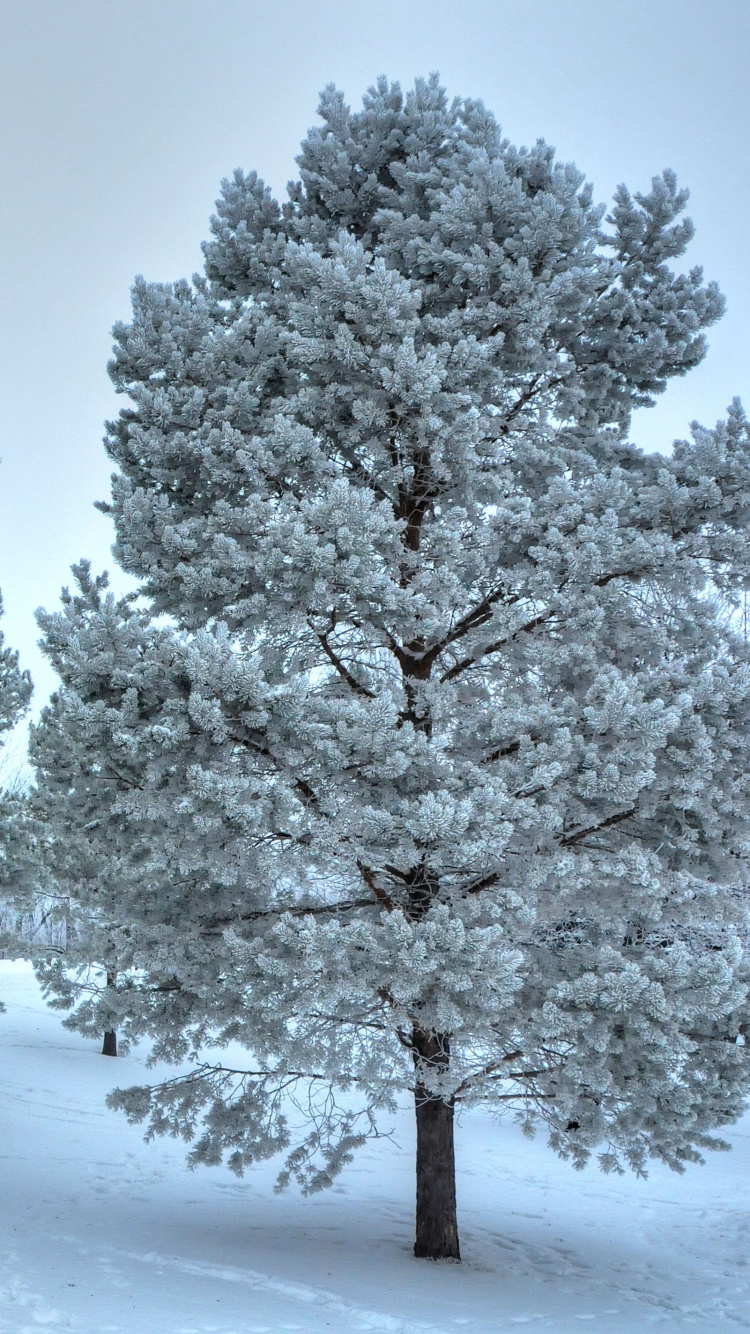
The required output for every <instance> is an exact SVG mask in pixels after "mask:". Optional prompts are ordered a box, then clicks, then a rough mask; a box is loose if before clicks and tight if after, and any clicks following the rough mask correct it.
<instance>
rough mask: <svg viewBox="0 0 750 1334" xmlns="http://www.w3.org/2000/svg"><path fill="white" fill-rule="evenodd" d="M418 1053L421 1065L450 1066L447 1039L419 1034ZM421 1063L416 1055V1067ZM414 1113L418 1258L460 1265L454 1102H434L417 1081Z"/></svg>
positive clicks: (437, 1100)
mask: <svg viewBox="0 0 750 1334" xmlns="http://www.w3.org/2000/svg"><path fill="white" fill-rule="evenodd" d="M415 1047H416V1043H415ZM419 1047H420V1048H421V1051H420V1053H419V1055H420V1056H421V1058H422V1060H427V1061H429V1062H430V1063H434V1064H440V1065H445V1064H447V1061H448V1043H447V1039H446V1038H443V1037H441V1035H439V1034H438V1035H429V1036H428V1035H426V1034H420V1041H419ZM417 1060H418V1057H417V1053H416V1050H415V1063H416V1062H417ZM414 1107H415V1111H416V1116H417V1237H416V1241H415V1243H414V1254H415V1255H416V1256H418V1257H419V1258H420V1259H425V1260H460V1259H461V1253H460V1250H459V1246H458V1219H457V1216H456V1160H455V1154H454V1148H453V1113H454V1103H453V1099H452V1098H451V1099H450V1100H449V1101H447V1102H445V1101H443V1099H442V1098H439V1097H435V1095H434V1094H433V1093H430V1091H429V1090H428V1089H427V1088H426V1087H425V1085H424V1084H422V1083H420V1082H419V1080H417V1084H416V1086H415V1090H414Z"/></svg>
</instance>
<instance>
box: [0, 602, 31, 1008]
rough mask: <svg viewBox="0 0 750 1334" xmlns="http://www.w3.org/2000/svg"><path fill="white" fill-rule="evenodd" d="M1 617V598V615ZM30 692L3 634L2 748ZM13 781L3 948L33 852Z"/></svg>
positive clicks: (3, 863) (1, 886)
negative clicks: (30, 855)
mask: <svg viewBox="0 0 750 1334" xmlns="http://www.w3.org/2000/svg"><path fill="white" fill-rule="evenodd" d="M2 614H3V603H2V597H0V616H2ZM31 689H32V687H31V677H30V676H29V673H28V672H27V671H21V669H20V667H19V665H18V654H17V653H16V652H15V650H14V649H11V648H6V646H5V638H4V635H3V634H2V631H0V738H1V739H0V745H2V740H4V738H5V735H6V734H7V733H8V732H9V731H11V729H12V728H13V727H15V725H16V723H18V722H19V721H20V720H21V718H22V717H23V715H24V713H25V711H26V709H27V707H28V703H29V699H30V698H31ZM10 778H11V781H10V782H7V781H6V782H5V783H4V784H3V787H2V790H1V791H0V908H4V909H5V911H4V912H3V917H4V918H6V919H8V920H7V922H6V923H4V924H2V925H5V928H6V929H4V930H3V929H0V944H2V946H3V948H5V947H8V946H10V945H11V944H15V943H16V942H15V941H14V940H13V934H14V933H13V931H12V930H10V931H9V930H8V929H7V927H8V926H10V927H13V926H15V920H16V915H17V913H16V910H17V909H18V908H19V907H21V906H24V905H22V902H21V899H20V897H19V896H20V895H21V893H22V891H23V890H25V889H26V887H27V880H26V870H27V868H28V865H29V849H30V837H29V834H30V830H29V821H28V817H27V814H26V803H25V797H24V792H23V788H22V786H19V784H18V783H17V782H15V781H14V779H13V776H12V775H11V776H10ZM0 1008H2V1005H1V1003H0Z"/></svg>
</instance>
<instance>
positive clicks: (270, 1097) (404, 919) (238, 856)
mask: <svg viewBox="0 0 750 1334" xmlns="http://www.w3.org/2000/svg"><path fill="white" fill-rule="evenodd" d="M320 113H321V116H322V119H323V124H322V126H321V127H320V128H316V129H314V130H312V131H310V133H309V134H308V136H307V138H306V139H305V141H304V143H303V146H302V153H301V156H300V157H299V159H298V161H299V166H300V180H299V182H297V183H295V184H293V185H292V186H290V189H289V200H288V202H287V203H285V204H284V205H283V206H281V207H280V206H279V205H278V204H277V203H276V202H275V200H274V199H273V198H272V196H271V194H270V192H269V191H268V190H267V189H266V188H265V187H264V185H263V184H262V182H261V181H260V180H259V179H258V178H257V177H256V175H255V174H250V175H248V176H245V175H243V174H242V173H241V172H237V173H236V174H235V176H234V179H233V180H232V181H229V182H225V184H224V186H223V189H222V195H221V198H220V201H219V204H218V212H217V215H216V217H215V218H214V219H213V220H212V224H211V227H212V239H211V240H210V241H209V242H208V244H207V245H206V246H205V258H206V268H205V276H203V277H196V278H195V279H194V280H193V282H192V283H188V282H179V283H176V284H174V285H163V284H157V283H147V282H145V281H143V280H141V279H139V280H138V282H137V283H136V286H135V290H134V298H133V302H134V304H133V319H132V322H131V323H130V324H127V325H125V324H122V325H119V326H117V328H116V331H115V333H116V350H115V357H114V361H113V362H112V367H111V372H112V376H113V379H114V382H115V384H116V386H117V388H118V389H119V390H120V391H121V392H123V393H125V394H127V395H128V396H129V399H130V401H131V406H129V407H127V408H126V409H125V410H124V411H123V412H122V413H121V415H120V417H119V419H118V420H117V421H116V422H114V423H112V424H111V426H110V428H109V433H108V437H107V448H108V450H109V453H110V455H111V457H112V458H113V460H114V461H115V463H116V465H117V468H118V471H117V473H116V475H115V477H114V480H113V494H112V503H111V505H108V506H106V507H105V508H106V509H107V510H108V512H109V513H111V514H112V516H113V518H114V522H115V525H116V530H117V544H116V547H115V554H116V557H117V559H118V561H119V563H120V565H121V566H122V567H123V568H124V569H125V570H126V571H128V572H129V573H130V574H131V575H135V576H137V577H138V578H139V579H140V580H141V589H142V595H143V601H142V602H141V603H140V604H139V603H137V602H133V601H126V602H120V603H118V602H117V601H116V600H114V599H113V598H111V597H108V595H107V594H106V590H105V589H104V588H103V586H102V585H101V584H97V583H96V581H92V580H91V579H90V576H88V574H86V573H85V572H83V575H82V585H81V590H80V593H79V595H77V596H73V597H68V599H67V601H66V604H65V606H64V607H63V609H62V611H61V612H60V613H58V614H55V615H47V616H45V617H43V619H42V626H43V630H44V633H45V636H46V642H47V647H48V652H49V653H50V655H51V657H52V659H53V661H54V662H55V664H56V665H57V667H58V670H59V672H60V675H61V678H62V682H63V686H62V689H61V691H60V693H59V695H58V697H57V699H56V701H55V702H54V703H53V705H52V706H51V708H50V709H49V710H48V712H47V714H46V715H45V717H44V719H43V721H42V724H41V726H40V728H39V729H38V730H37V732H36V734H35V740H34V754H35V758H36V762H37V764H38V766H39V775H40V778H39V781H40V794H41V797H42V798H43V799H44V801H45V802H46V803H47V810H48V818H49V820H50V829H51V830H53V831H54V830H55V829H56V830H57V831H58V832H60V831H63V830H65V829H67V830H70V829H73V828H75V829H77V830H79V831H81V830H83V831H85V834H86V840H84V842H86V846H87V848H88V852H87V853H86V855H87V856H88V857H89V858H90V872H91V873H90V874H88V875H83V876H79V877H78V890H77V892H78V894H79V896H80V898H81V900H82V902H83V904H84V906H86V904H87V903H88V904H89V905H93V906H95V907H96V914H97V920H98V921H100V922H101V924H102V926H101V930H102V932H104V933H106V938H107V940H108V941H109V942H110V943H111V947H112V949H113V950H114V953H115V954H116V957H117V960H118V967H119V969H120V972H119V980H118V985H117V988H115V989H113V988H109V990H107V989H106V988H104V987H101V988H100V989H99V990H98V991H97V990H96V989H94V990H93V991H84V992H82V993H81V999H80V1003H79V1005H78V1008H77V1009H75V1010H74V1011H73V1014H72V1017H71V1020H70V1022H72V1023H73V1024H74V1025H75V1024H78V1025H79V1026H81V1027H82V1028H84V1030H85V1029H87V1027H88V1028H89V1029H90V1028H92V1026H93V1027H95V1028H97V1029H101V1028H102V1027H110V1026H115V1020H116V1026H117V1027H118V1028H120V1029H121V1030H123V1031H124V1032H125V1034H130V1035H131V1036H139V1035H142V1034H146V1035H149V1036H150V1037H151V1038H152V1039H153V1040H154V1051H155V1055H156V1056H157V1057H160V1058H161V1057H164V1058H167V1059H171V1060H174V1061H180V1060H183V1059H184V1058H186V1057H188V1056H190V1055H191V1053H192V1054H193V1055H194V1057H195V1063H194V1065H193V1066H192V1067H191V1068H190V1069H189V1070H188V1073H186V1074H177V1075H176V1077H175V1078H174V1079H173V1080H168V1081H166V1082H163V1083H161V1084H159V1085H157V1086H154V1087H151V1088H138V1089H130V1090H124V1091H122V1092H121V1093H120V1094H118V1095H116V1096H115V1099H114V1101H115V1104H116V1105H120V1106H121V1107H123V1108H124V1109H125V1111H126V1112H127V1113H128V1114H129V1115H130V1116H131V1118H133V1119H134V1120H144V1119H148V1120H149V1122H150V1128H151V1131H152V1132H156V1133H163V1132H171V1133H175V1134H181V1135H184V1136H185V1137H186V1138H193V1137H196V1136H197V1142H196V1144H195V1146H194V1148H193V1150H192V1159H193V1161H194V1162H217V1161H219V1160H220V1159H221V1158H222V1156H223V1154H224V1153H225V1151H226V1152H228V1154H229V1164H230V1166H232V1167H233V1168H234V1169H235V1170H237V1171H241V1170H242V1169H243V1167H244V1166H245V1165H247V1164H248V1163H250V1162H252V1161H253V1160H255V1159H257V1158H259V1157H263V1156H267V1155H269V1154H271V1153H273V1152H275V1151H277V1150H279V1149H284V1148H286V1149H287V1150H288V1156H287V1160H286V1164H285V1166H284V1168H283V1170H282V1174H281V1181H282V1183H283V1182H284V1181H286V1180H288V1179H289V1177H290V1175H291V1176H296V1177H297V1178H298V1179H299V1180H300V1181H301V1182H302V1184H303V1186H304V1187H305V1188H306V1189H314V1188H317V1187H320V1186H323V1185H326V1184H328V1183H329V1181H330V1179H331V1177H332V1175H333V1174H334V1173H335V1172H336V1171H337V1170H338V1168H339V1167H340V1166H341V1164H342V1162H344V1161H345V1160H346V1158H347V1156H348V1154H349V1153H350V1151H351V1149H352V1148H353V1147H354V1146H355V1145H356V1144H357V1143H359V1142H361V1139H362V1138H363V1136H364V1135H366V1134H367V1133H368V1132H369V1131H370V1130H371V1129H372V1128H373V1127H375V1125H376V1124H378V1122H379V1119H380V1117H381V1115H382V1114H383V1113H384V1112H386V1111H387V1109H388V1108H390V1107H391V1106H392V1104H393V1101H394V1099H395V1098H397V1097H398V1096H399V1095H401V1094H402V1093H403V1091H405V1090H408V1091H409V1092H410V1093H411V1095H412V1096H413V1098H414V1102H415V1108H416V1122H417V1240H416V1246H415V1251H416V1254H417V1255H421V1256H429V1257H433V1258H438V1257H456V1258H457V1257H458V1253H459V1245H458V1232H457V1224H456V1210H455V1184H454V1166H453V1118H454V1109H455V1107H456V1106H457V1105H458V1104H464V1105H467V1104H469V1105H470V1104H475V1103H480V1102H482V1103H486V1104H488V1105H489V1106H490V1107H494V1108H496V1109H498V1111H515V1112H516V1113H517V1114H518V1115H519V1116H520V1117H521V1118H522V1120H523V1122H524V1124H527V1125H529V1126H531V1125H533V1124H534V1123H535V1122H543V1123H546V1126H547V1128H548V1131H549V1137H550V1142H551V1144H552V1146H553V1147H554V1148H555V1149H557V1150H558V1152H560V1153H562V1154H563V1155H565V1156H568V1157H570V1158H572V1159H573V1160H574V1161H575V1162H576V1163H577V1164H581V1163H583V1162H584V1161H585V1160H586V1159H587V1157H588V1156H589V1154H590V1153H591V1151H592V1150H593V1149H594V1148H595V1147H596V1146H601V1164H602V1166H603V1167H605V1168H606V1169H612V1168H615V1169H617V1168H619V1166H620V1164H621V1163H622V1162H626V1163H629V1164H630V1165H631V1166H632V1167H634V1168H635V1169H636V1170H638V1171H640V1170H642V1168H643V1165H644V1163H645V1161H646V1159H647V1158H648V1156H649V1155H653V1156H656V1157H657V1158H660V1159H662V1160H663V1161H665V1162H667V1163H669V1164H670V1165H671V1166H672V1167H675V1168H678V1169H679V1168H680V1167H681V1166H682V1164H683V1163H684V1162H685V1161H689V1160H694V1159H696V1158H698V1157H699V1150H700V1149H702V1148H704V1147H706V1146H710V1145H711V1144H712V1143H714V1142H715V1141H712V1139H711V1138H710V1135H709V1132H710V1131H711V1130H712V1129H713V1128H716V1127H720V1126H721V1125H723V1124H725V1123H728V1122H731V1121H732V1120H733V1119H734V1118H736V1117H737V1116H738V1115H739V1113H740V1110H741V1108H742V1104H743V1099H744V1097H745V1095H746V1091H747V1087H748V1062H747V1048H746V1047H745V1046H744V1043H743V1034H744V1028H745V1025H746V1022H747V1010H748V1007H747V969H746V964H745V962H744V961H743V954H742V948H741V937H742V931H741V930H738V923H741V921H742V920H744V918H743V912H744V908H743V903H742V886H743V883H744V880H745V877H746V874H747V850H748V848H747V841H748V796H749V793H748V778H747V776H746V775H747V771H748V747H749V746H750V671H749V664H748V653H747V649H746V645H745V643H744V641H743V640H742V638H741V637H738V636H736V635H735V633H734V631H733V629H732V622H731V618H730V619H729V621H727V618H726V616H725V615H724V614H723V611H722V612H721V614H720V612H719V610H718V608H719V605H720V601H721V602H722V603H723V604H726V603H727V602H729V604H730V605H731V603H732V600H733V599H735V598H739V597H740V596H741V592H742V590H743V589H744V588H745V587H746V586H747V580H748V575H749V574H750V561H749V555H750V548H749V546H748V539H747V524H748V519H749V518H750V432H749V430H748V423H747V421H746V419H745V417H744V416H743V414H742V410H741V408H740V407H739V405H735V406H734V407H733V408H732V410H731V412H730V414H729V417H728V419H727V420H726V421H725V422H722V423H720V424H719V425H718V426H717V427H716V428H715V429H714V430H706V429H702V428H695V429H694V433H693V437H692V440H691V441H689V442H680V443H678V444H677V445H676V446H675V448H674V451H673V453H671V454H669V453H667V454H664V455H656V454H649V455H646V454H644V453H643V452H642V451H641V450H640V449H639V448H638V447H637V445H636V444H633V443H630V442H629V438H628V431H629V421H630V415H631V412H632V410H633V408H635V407H637V406H640V405H644V404H648V403H651V402H652V401H653V398H654V395H656V394H658V393H659V392H661V391H662V390H663V388H664V387H665V385H666V384H667V382H668V380H669V378H670V377H671V376H674V375H681V374H684V373H685V372H686V371H688V370H689V369H690V368H691V367H692V366H694V365H695V364H696V363H697V362H699V361H700V359H701V357H702V356H703V354H704V350H705V344H704V338H703V334H702V330H703V329H704V328H705V327H706V326H708V325H710V324H711V323H712V321H714V320H715V319H716V318H717V317H718V316H719V314H720V312H721V309H722V299H721V297H720V295H719V293H718V291H717V290H716V288H715V286H714V285H712V284H709V285H704V283H703V279H702V275H701V271H700V270H699V269H692V270H689V271H687V272H675V271H674V270H673V269H672V268H671V267H670V261H672V260H674V259H677V258H679V257H680V256H681V255H682V254H683V252H684V251H685V248H686V246H687V244H688V242H689V240H690V238H691V235H692V228H691V225H690V223H689V222H688V221H686V220H684V219H681V218H680V215H681V213H682V211H683V208H684V204H685V199H686V195H685V193H684V192H682V191H679V190H678V189H677V185H676V182H675V178H674V176H673V175H672V174H671V173H669V172H665V173H664V175H663V176H661V177H657V178H655V179H654V181H653V183H652V186H651V189H650V191H649V192H648V193H647V194H645V195H635V196H631V195H630V194H629V193H628V191H627V190H625V189H624V188H621V189H620V190H619V191H618V193H617V196H616V199H615V203H614V207H613V209H612V212H611V214H610V215H609V217H608V218H607V219H606V220H605V219H604V211H603V209H601V208H600V207H598V206H597V205H595V204H594V203H593V202H592V193H591V190H590V188H589V187H588V186H587V185H586V184H585V183H584V179H583V177H582V176H581V174H580V173H579V172H578V171H577V170H576V169H575V168H574V167H573V166H570V165H560V164H558V163H556V162H555V159H554V155H553V152H552V150H551V149H550V148H549V147H547V146H546V145H545V144H544V143H538V144H537V145H536V146H535V147H534V148H533V149H530V150H520V151H519V150H516V149H515V148H513V147H511V146H510V145H509V144H508V143H507V142H506V141H504V140H503V139H502V138H501V137H500V132H499V130H498V127H497V124H496V122H495V120H494V119H493V117H492V115H491V114H490V113H489V112H488V111H487V110H486V109H485V108H484V107H483V106H482V105H481V104H480V103H478V102H473V101H461V100H456V101H454V102H453V103H449V102H448V101H447V100H446V97H445V94H444V92H443V90H442V89H441V87H440V86H439V84H438V83H437V81H436V80H434V79H431V80H429V81H427V82H418V83H417V84H416V86H415V88H414V90H413V91H412V92H411V93H409V94H408V96H406V97H403V96H402V94H401V92H400V90H399V88H398V86H397V85H389V84H388V83H387V82H386V81H385V80H381V81H380V82H379V83H378V84H377V86H376V87H375V88H374V89H371V90H370V92H369V93H368V94H367V96H366V98H365V100H364V107H363V110H362V111H360V112H358V113H352V112H351V111H350V109H349V108H348V107H347V106H346V105H345V103H344V100H343V98H342V96H341V95H340V94H339V93H338V92H337V91H335V89H333V88H329V89H327V90H326V92H325V93H324V95H323V99H322V102H321V106H320ZM139 607H142V608H146V609H145V610H139ZM80 855H81V856H83V853H81V854H80ZM74 861H75V858H73V862H74ZM92 867H93V868H94V869H93V870H91V868H92ZM77 874H78V872H77V870H76V867H75V865H74V864H71V866H70V877H71V880H74V879H75V877H76V875H77ZM92 910H93V908H92ZM97 948H98V946H97ZM91 957H92V958H94V959H101V952H99V953H96V952H94V953H92V954H91ZM50 985H51V986H52V987H53V989H54V987H55V986H58V987H59V988H62V989H64V988H65V987H66V986H71V985H72V984H71V982H70V978H68V979H67V980H66V979H65V978H63V977H62V976H61V977H60V978H59V979H58V980H57V982H56V981H55V979H54V978H51V981H50ZM75 997H76V991H75V986H72V990H70V991H69V992H68V998H69V999H70V1000H75ZM229 1044H232V1050H231V1051H230V1052H229V1054H228V1058H227V1060H226V1061H221V1060H217V1059H216V1058H215V1057H214V1056H206V1055H205V1053H206V1051H207V1049H209V1048H212V1049H214V1051H215V1049H216V1048H221V1047H223V1046H228V1045H229ZM243 1051H245V1052H246V1053H247V1054H246V1055H244V1056H243V1055H242V1052H243ZM202 1053H203V1055H202ZM249 1053H251V1054H249ZM285 1099H286V1101H285ZM290 1101H291V1108H292V1110H291V1112H290ZM295 1102H296V1107H297V1111H296V1112H295V1111H294V1105H295ZM302 1113H304V1117H303V1122H302V1123H301V1128H300V1125H298V1124H297V1120H295V1117H297V1118H298V1117H299V1116H300V1115H302Z"/></svg>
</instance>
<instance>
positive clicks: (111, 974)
mask: <svg viewBox="0 0 750 1334" xmlns="http://www.w3.org/2000/svg"><path fill="white" fill-rule="evenodd" d="M116 983H117V973H116V972H115V970H114V969H113V968H108V969H107V986H108V987H114V986H115V985H116ZM116 1055H117V1034H116V1032H115V1030H114V1029H113V1028H108V1029H107V1031H106V1032H105V1034H104V1042H103V1043H102V1056H116Z"/></svg>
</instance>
